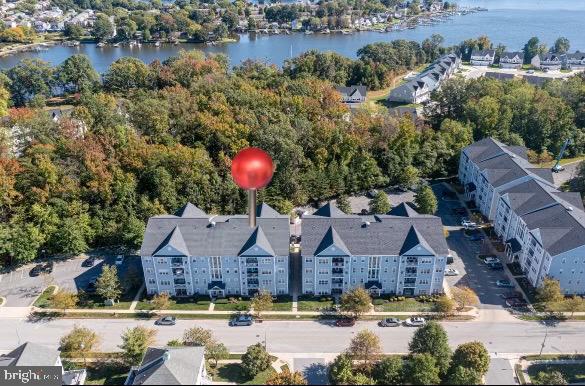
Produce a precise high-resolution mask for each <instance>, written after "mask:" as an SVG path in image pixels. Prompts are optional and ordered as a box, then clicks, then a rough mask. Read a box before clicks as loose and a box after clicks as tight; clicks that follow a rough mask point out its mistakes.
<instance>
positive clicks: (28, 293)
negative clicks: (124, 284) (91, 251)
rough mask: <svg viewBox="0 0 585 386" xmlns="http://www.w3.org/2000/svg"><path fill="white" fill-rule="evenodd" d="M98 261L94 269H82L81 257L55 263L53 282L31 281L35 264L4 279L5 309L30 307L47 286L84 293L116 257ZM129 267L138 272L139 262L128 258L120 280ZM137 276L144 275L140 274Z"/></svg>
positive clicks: (1, 278)
mask: <svg viewBox="0 0 585 386" xmlns="http://www.w3.org/2000/svg"><path fill="white" fill-rule="evenodd" d="M95 257H96V262H95V265H94V266H93V267H83V266H82V263H83V261H84V260H85V258H81V257H80V258H73V259H68V260H63V261H55V265H54V267H53V273H52V274H51V275H50V278H45V277H44V276H45V275H39V276H36V277H31V276H30V270H31V269H32V268H33V267H34V266H35V264H31V265H27V266H25V267H22V268H20V269H18V270H16V271H12V272H9V273H6V274H3V275H1V276H0V295H2V296H4V297H5V298H6V305H5V306H7V307H26V306H30V305H31V304H32V302H33V301H34V299H35V298H36V297H37V296H38V295H39V294H40V293H41V291H42V289H43V288H44V287H46V286H47V285H48V284H55V285H57V286H59V287H60V288H66V289H68V290H70V291H73V292H77V291H78V290H79V289H84V288H85V287H87V284H88V283H89V282H90V280H91V279H93V278H96V277H98V276H99V275H100V273H101V271H102V267H103V264H104V263H107V264H114V260H115V256H114V255H95ZM130 266H135V267H136V268H137V269H139V266H140V259H139V258H131V257H126V258H125V259H124V264H123V266H122V267H120V268H119V272H120V275H121V277H124V275H125V274H126V273H127V272H128V269H129V267H130ZM138 272H139V274H141V271H140V270H139V271H138ZM49 281H50V282H49Z"/></svg>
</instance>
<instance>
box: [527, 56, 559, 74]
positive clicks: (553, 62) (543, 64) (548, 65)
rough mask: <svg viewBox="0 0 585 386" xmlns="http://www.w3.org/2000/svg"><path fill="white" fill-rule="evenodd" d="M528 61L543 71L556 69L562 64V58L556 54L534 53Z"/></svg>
mask: <svg viewBox="0 0 585 386" xmlns="http://www.w3.org/2000/svg"><path fill="white" fill-rule="evenodd" d="M530 63H531V64H532V65H533V66H534V67H536V68H539V69H541V70H543V71H548V70H556V71H558V70H560V69H561V68H562V66H563V58H562V57H561V56H560V55H557V54H545V55H536V56H535V57H534V58H532V60H531V62H530Z"/></svg>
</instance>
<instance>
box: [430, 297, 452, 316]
mask: <svg viewBox="0 0 585 386" xmlns="http://www.w3.org/2000/svg"><path fill="white" fill-rule="evenodd" d="M455 307H456V302H455V301H454V300H453V299H451V298H449V297H447V296H441V298H440V299H439V300H437V301H436V302H435V311H436V312H440V313H442V314H446V315H450V314H452V313H453V311H454V310H455Z"/></svg>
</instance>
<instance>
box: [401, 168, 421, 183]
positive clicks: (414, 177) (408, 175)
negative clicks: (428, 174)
mask: <svg viewBox="0 0 585 386" xmlns="http://www.w3.org/2000/svg"><path fill="white" fill-rule="evenodd" d="M419 180H420V171H419V170H418V169H417V168H415V167H414V166H412V165H407V166H406V167H405V168H404V170H403V171H402V173H400V176H399V178H398V182H399V184H400V185H401V186H402V187H404V188H406V189H412V187H413V186H414V185H416V184H417V183H418V182H419Z"/></svg>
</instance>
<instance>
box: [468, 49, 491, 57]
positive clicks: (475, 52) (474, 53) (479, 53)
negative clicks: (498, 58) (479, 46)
mask: <svg viewBox="0 0 585 386" xmlns="http://www.w3.org/2000/svg"><path fill="white" fill-rule="evenodd" d="M487 55H489V56H495V55H496V50H473V51H471V56H487Z"/></svg>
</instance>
